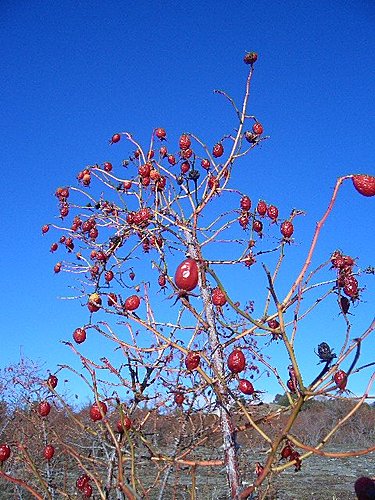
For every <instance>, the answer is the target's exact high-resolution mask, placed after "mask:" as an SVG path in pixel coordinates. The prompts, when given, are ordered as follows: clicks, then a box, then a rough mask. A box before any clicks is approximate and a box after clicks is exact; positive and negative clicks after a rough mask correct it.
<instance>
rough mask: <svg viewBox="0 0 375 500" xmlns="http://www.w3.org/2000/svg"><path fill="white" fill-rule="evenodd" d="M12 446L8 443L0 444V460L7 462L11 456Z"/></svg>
mask: <svg viewBox="0 0 375 500" xmlns="http://www.w3.org/2000/svg"><path fill="white" fill-rule="evenodd" d="M10 452H11V450H10V446H8V445H7V444H6V443H2V444H0V462H5V460H8V458H9V457H10Z"/></svg>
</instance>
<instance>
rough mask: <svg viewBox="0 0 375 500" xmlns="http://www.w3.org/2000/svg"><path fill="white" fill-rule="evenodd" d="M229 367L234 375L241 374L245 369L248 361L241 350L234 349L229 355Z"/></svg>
mask: <svg viewBox="0 0 375 500" xmlns="http://www.w3.org/2000/svg"><path fill="white" fill-rule="evenodd" d="M227 365H228V368H229V370H230V371H231V372H232V373H240V372H242V371H243V370H244V369H245V366H246V359H245V355H244V353H243V352H242V351H241V349H234V351H232V352H231V353H230V354H229V356H228V361H227Z"/></svg>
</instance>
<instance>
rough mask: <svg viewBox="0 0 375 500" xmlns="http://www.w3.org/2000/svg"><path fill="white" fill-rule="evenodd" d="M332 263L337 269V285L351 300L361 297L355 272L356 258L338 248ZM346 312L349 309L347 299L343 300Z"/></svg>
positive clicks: (333, 255) (332, 257)
mask: <svg viewBox="0 0 375 500" xmlns="http://www.w3.org/2000/svg"><path fill="white" fill-rule="evenodd" d="M331 264H332V267H333V268H334V269H336V271H337V286H338V287H339V289H342V290H343V292H344V294H345V295H346V296H347V297H350V299H351V300H356V299H358V297H359V285H358V281H357V279H356V278H355V276H354V274H353V267H354V264H355V260H354V259H353V258H352V257H350V256H349V255H344V254H343V253H342V252H340V251H339V250H336V251H335V252H334V253H333V254H332V256H331ZM342 306H343V310H344V312H347V310H346V309H349V307H348V304H346V302H345V301H343V302H342Z"/></svg>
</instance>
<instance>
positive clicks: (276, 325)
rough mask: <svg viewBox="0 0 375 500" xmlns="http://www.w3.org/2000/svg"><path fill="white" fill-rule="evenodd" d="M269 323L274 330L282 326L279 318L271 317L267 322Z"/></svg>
mask: <svg viewBox="0 0 375 500" xmlns="http://www.w3.org/2000/svg"><path fill="white" fill-rule="evenodd" d="M267 325H268V326H269V327H270V328H272V330H276V329H277V328H279V326H280V323H279V322H278V321H277V319H270V320H269V321H268V322H267Z"/></svg>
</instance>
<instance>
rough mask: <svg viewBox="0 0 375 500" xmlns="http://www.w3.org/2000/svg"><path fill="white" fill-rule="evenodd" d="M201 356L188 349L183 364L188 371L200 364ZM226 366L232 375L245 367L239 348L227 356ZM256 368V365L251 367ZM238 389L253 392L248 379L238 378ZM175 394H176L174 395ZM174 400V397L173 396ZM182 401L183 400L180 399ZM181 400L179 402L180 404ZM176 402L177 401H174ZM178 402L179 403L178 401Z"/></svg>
mask: <svg viewBox="0 0 375 500" xmlns="http://www.w3.org/2000/svg"><path fill="white" fill-rule="evenodd" d="M200 360H201V357H200V355H199V353H198V352H197V351H189V352H188V353H187V355H186V357H185V366H186V369H187V370H188V371H193V370H195V369H196V368H198V366H199V365H200ZM227 366H228V368H229V370H230V372H231V373H232V374H233V375H238V374H239V373H241V372H242V371H244V369H245V368H246V358H245V355H244V353H243V352H242V350H241V349H234V350H233V351H232V352H231V353H230V354H229V356H228V359H227ZM252 368H255V369H257V367H252ZM237 388H238V390H239V391H240V392H242V393H243V394H246V395H252V394H254V393H255V389H254V386H253V384H252V383H251V382H250V380H247V379H244V378H241V379H238V387H237ZM176 396H177V395H176ZM179 399H180V397H179ZM175 401H176V397H175ZM182 401H183V400H182ZM182 401H181V404H182ZM176 402H177V401H176ZM178 404H179V403H178Z"/></svg>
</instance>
